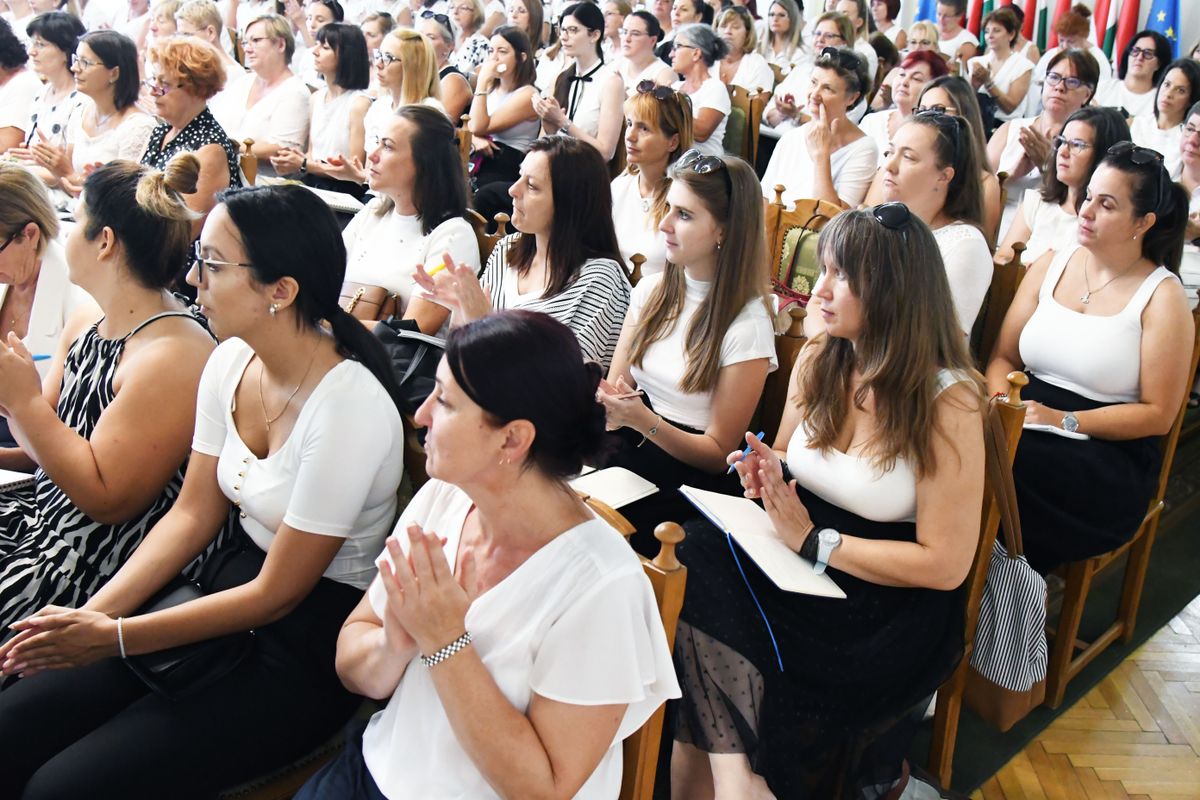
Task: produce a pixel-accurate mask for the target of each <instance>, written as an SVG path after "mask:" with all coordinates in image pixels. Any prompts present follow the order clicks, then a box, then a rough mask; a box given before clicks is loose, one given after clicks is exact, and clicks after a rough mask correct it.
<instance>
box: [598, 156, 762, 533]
mask: <svg viewBox="0 0 1200 800" xmlns="http://www.w3.org/2000/svg"><path fill="white" fill-rule="evenodd" d="M672 176H673V181H672V183H671V188H670V190H669V191H668V193H667V203H668V209H669V210H668V213H667V215H666V216H665V217H664V218H663V221H662V223H661V224H660V225H659V229H660V230H661V231H662V232H663V234H664V235H665V238H666V251H667V265H666V269H665V271H664V272H662V273H660V274H658V275H652V276H649V277H646V278H643V279H642V281H641V282H640V283H639V284H638V285H637V286H636V287H635V288H634V290H633V296H632V299H631V300H630V304H629V311H628V313H627V314H626V316H625V324H624V326H623V327H622V329H621V337H620V340H619V341H618V343H617V350H616V354H615V356H614V357H613V362H612V368H611V369H610V370H609V373H608V380H607V381H604V382H602V384H601V386H600V392H599V399H600V401H601V402H602V403H603V404H604V407H605V410H606V411H607V413H608V426H609V428H610V429H611V430H618V433H617V434H616V437H617V438H618V439H619V441H620V446H619V449H618V450H617V452H616V454H615V456H614V457H613V458H612V459H611V460H610V461H609V463H608V464H607V465H606V466H614V465H615V466H623V467H626V468H627V469H631V470H632V471H634V472H636V473H638V474H639V475H641V476H642V477H643V478H645V479H646V480H648V481H650V482H651V483H653V484H655V485H656V486H657V487H658V489H659V491H658V493H657V494H654V495H651V496H650V497H647V498H645V499H644V500H640V501H638V502H637V503H633V504H631V505H628V506H625V507H623V508H622V509H621V513H622V514H624V515H625V516H626V517H627V518H628V519H629V520H630V522H632V523H633V524H634V526H635V527H636V528H637V530H638V536H635V538H634V546H635V547H638V546H639V539H640V540H641V542H640V544H642V545H645V546H646V547H647V548H649V547H652V546H653V545H654V542H653V540H652V538H651V537H650V533H651V532H652V531H653V529H654V526H655V525H657V524H658V523H660V522H662V521H664V520H667V519H684V518H690V517H692V516H694V514H695V512H694V510H692V508H691V506H690V505H689V504H688V503H687V502H686V501H685V500H683V498H682V496H681V495H680V494H679V493H678V492H676V491H675V490H676V489H677V488H678V487H679V486H680V485H682V484H687V485H690V486H697V487H700V488H706V489H713V490H715V491H722V490H724V491H729V492H736V491H737V484H736V483H734V481H733V480H732V478H727V477H726V474H727V464H726V460H725V455H726V454H727V453H728V452H729V451H730V450H731V449H733V448H734V447H735V446H736V445H737V443H738V442H739V441H740V439H741V436H742V433H743V432H744V431H745V430H746V426H747V425H748V424H749V423H750V417H751V415H753V413H754V408H755V407H756V406H757V405H758V400H759V397H760V396H761V395H762V390H763V385H764V384H765V383H766V380H767V374H768V373H769V372H770V371H771V370H773V369H775V368H776V366H777V365H778V362H777V361H776V360H775V338H774V330H773V328H772V324H771V316H770V313H769V311H768V310H767V309H768V305H767V301H766V298H765V296H764V288H765V287H766V285H767V280H766V275H765V272H764V270H763V268H762V267H761V266H760V265H764V264H766V255H765V252H764V251H765V243H764V241H763V237H762V232H763V220H762V202H761V200H760V198H761V188H760V186H759V183H758V179H757V178H756V177H755V176H754V171H753V170H752V169H751V168H750V167H749V165H747V164H746V163H745V162H744V161H742V160H740V159H738V158H733V157H730V156H720V157H718V156H702V155H700V154H699V153H698V152H697V151H695V150H692V151H689V152H687V153H685V154H683V155H682V156H680V158H679V160H678V161H677V162H676V163H675V165H674V166H673V167H672ZM635 389H636V390H637V391H639V392H642V393H644V395H634V394H633V392H634V390H635Z"/></svg>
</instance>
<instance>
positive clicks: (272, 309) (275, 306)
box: [267, 303, 279, 317]
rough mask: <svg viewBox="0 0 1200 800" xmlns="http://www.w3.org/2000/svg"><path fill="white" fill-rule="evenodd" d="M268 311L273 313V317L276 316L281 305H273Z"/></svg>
mask: <svg viewBox="0 0 1200 800" xmlns="http://www.w3.org/2000/svg"><path fill="white" fill-rule="evenodd" d="M267 310H268V311H270V312H271V316H272V317H273V316H275V315H276V314H278V313H279V303H271V305H270V307H269V308H268V309H267Z"/></svg>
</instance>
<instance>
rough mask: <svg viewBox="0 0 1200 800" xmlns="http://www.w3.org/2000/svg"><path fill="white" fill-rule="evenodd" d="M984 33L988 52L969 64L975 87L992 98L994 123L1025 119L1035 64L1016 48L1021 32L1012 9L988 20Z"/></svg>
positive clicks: (993, 15)
mask: <svg viewBox="0 0 1200 800" xmlns="http://www.w3.org/2000/svg"><path fill="white" fill-rule="evenodd" d="M983 30H984V39H985V40H986V41H987V52H986V53H984V54H983V55H981V56H976V57H975V58H972V59H971V60H970V61H968V62H967V71H968V74H969V75H970V79H971V86H972V87H973V88H974V89H975V91H976V92H978V93H979V94H981V95H985V96H986V97H990V98H992V100H993V101H994V103H995V108H994V110H993V112H992V116H993V118H994V120H1000V121H1006V120H1010V119H1018V118H1020V117H1023V116H1025V113H1024V112H1025V98H1026V95H1028V94H1029V83H1030V80H1031V78H1032V77H1033V67H1034V65H1033V62H1032V61H1030V60H1029V59H1027V58H1025V56H1023V55H1021V54H1020V53H1018V52H1017V51H1016V50H1014V49H1013V47H1014V45H1015V44H1016V41H1017V35H1018V33H1019V32H1020V28H1019V27H1018V26H1017V17H1016V15H1015V14H1013V12H1012V9H1010V8H998V9H996V10H995V11H993V12H992V13H990V14H988V15H987V18H986V19H984V21H983ZM996 124H997V125H999V122H997V123H996Z"/></svg>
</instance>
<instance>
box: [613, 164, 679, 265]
mask: <svg viewBox="0 0 1200 800" xmlns="http://www.w3.org/2000/svg"><path fill="white" fill-rule="evenodd" d="M653 204H654V198H653V197H649V198H645V199H643V198H642V193H641V191H640V190H639V189H638V176H637V175H631V174H629V173H628V172H622V173H621V174H620V175H618V176H617V177H616V178H614V179H613V182H612V207H613V226H614V227H615V228H616V229H617V244H618V245H620V247H621V258H623V259H624V260H625V263H626V265H628V266H629V268H630V269H633V262H632V261H630V260H629V258H630V256H632V255H633V254H634V253H641V254H642V255H644V256H645V257H646V263H645V264H643V265H642V277H643V278H644V277H646V276H647V275H657V274H658V273H660V272H662V271H663V268H664V267H665V266H666V264H667V240H666V237H665V236H664V235H663V233H662V231H660V230H659V229H658V226H657V225H655V224H654V218H653V214H652V212H653Z"/></svg>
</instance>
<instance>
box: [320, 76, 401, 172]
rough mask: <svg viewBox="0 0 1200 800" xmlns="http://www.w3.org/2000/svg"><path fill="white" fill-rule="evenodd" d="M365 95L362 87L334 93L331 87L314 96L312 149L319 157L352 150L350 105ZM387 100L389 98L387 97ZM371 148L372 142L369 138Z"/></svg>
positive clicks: (368, 144) (367, 145)
mask: <svg viewBox="0 0 1200 800" xmlns="http://www.w3.org/2000/svg"><path fill="white" fill-rule="evenodd" d="M361 95H362V92H361V91H359V90H358V89H353V90H351V91H348V92H342V93H341V94H340V95H338V96H337V97H330V96H329V90H328V89H321V90H320V91H318V92H316V93H314V94H313V96H312V125H311V127H310V130H311V131H312V152H313V157H314V158H316V159H322V158H328V157H329V156H338V155H342V156H348V155H349V154H350V107H351V106H353V105H354V101H355V100H357V99H358V98H359V97H360V96H361ZM385 102H386V101H385ZM366 148H367V151H368V152H369V151H370V150H372V149H373V148H372V143H371V142H366Z"/></svg>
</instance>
